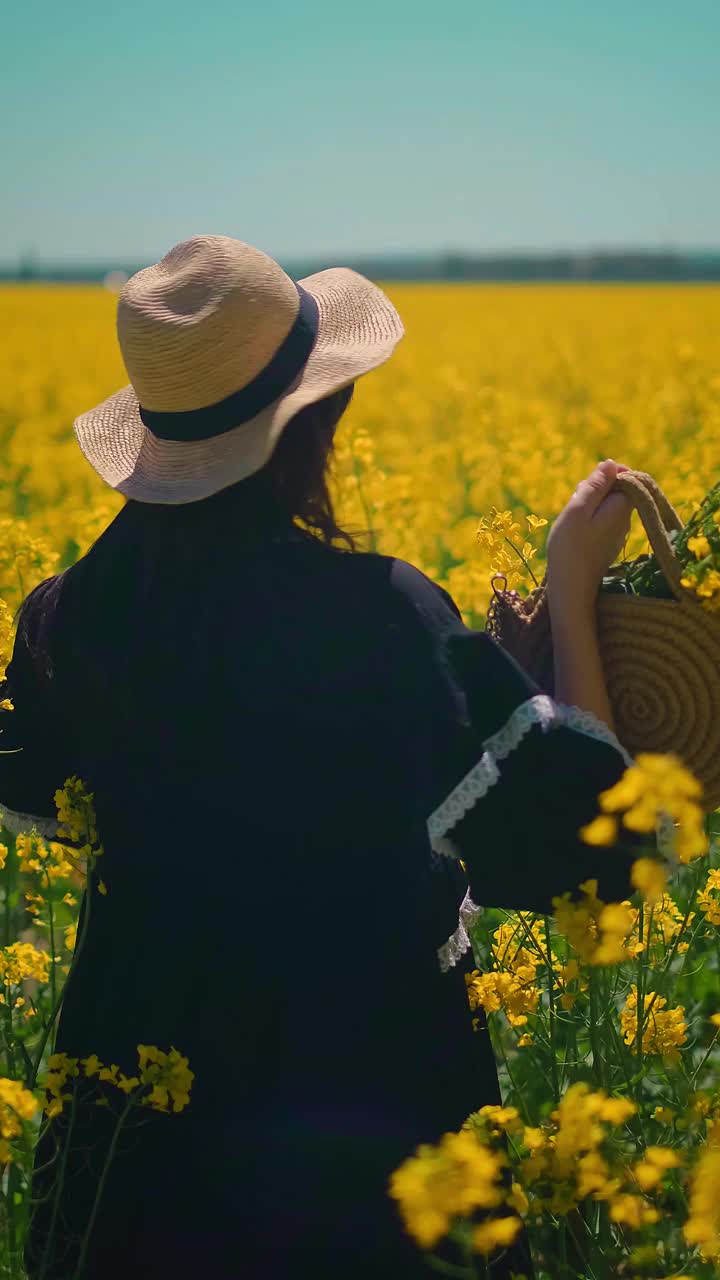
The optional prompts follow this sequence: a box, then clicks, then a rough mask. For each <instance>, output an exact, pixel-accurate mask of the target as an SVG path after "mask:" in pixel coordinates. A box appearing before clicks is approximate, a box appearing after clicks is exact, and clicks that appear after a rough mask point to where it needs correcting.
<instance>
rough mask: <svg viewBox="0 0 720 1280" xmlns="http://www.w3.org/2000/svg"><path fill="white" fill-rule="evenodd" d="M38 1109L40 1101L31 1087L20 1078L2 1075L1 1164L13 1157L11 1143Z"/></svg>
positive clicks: (0, 1098)
mask: <svg viewBox="0 0 720 1280" xmlns="http://www.w3.org/2000/svg"><path fill="white" fill-rule="evenodd" d="M37 1110H38V1101H37V1099H36V1097H35V1095H34V1094H32V1093H31V1092H30V1090H29V1089H26V1088H25V1087H24V1086H23V1085H21V1084H20V1082H19V1081H18V1080H7V1079H5V1078H4V1077H0V1165H6V1164H9V1163H10V1161H11V1160H12V1159H13V1151H12V1147H11V1145H10V1143H11V1141H12V1139H13V1138H18V1137H20V1134H21V1133H22V1126H23V1121H24V1120H32V1119H33V1118H34V1117H35V1114H36V1112H37Z"/></svg>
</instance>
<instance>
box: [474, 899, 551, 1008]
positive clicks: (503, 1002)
mask: <svg viewBox="0 0 720 1280" xmlns="http://www.w3.org/2000/svg"><path fill="white" fill-rule="evenodd" d="M544 939H545V932H544V928H543V925H542V922H541V921H539V920H534V919H532V918H531V917H529V916H528V915H527V913H524V912H518V914H517V915H516V916H515V917H514V921H512V922H511V921H507V922H506V923H504V924H501V925H499V927H498V928H497V929H496V930H495V931H494V933H493V945H492V951H491V963H492V968H491V969H490V970H489V971H488V972H486V973H480V972H479V971H478V970H477V969H474V970H473V971H472V973H469V974H466V975H465V982H466V984H467V989H468V999H469V1001H470V1008H471V1009H477V1008H478V1006H482V1008H483V1009H484V1010H485V1012H486V1013H496V1012H497V1011H498V1010H499V1009H503V1010H504V1011H505V1013H506V1015H507V1018H508V1021H509V1022H510V1024H511V1026H514V1027H520V1026H524V1024H525V1023H526V1022H527V1015H528V1014H529V1013H534V1012H535V1010H536V1009H537V1005H538V1000H539V999H540V991H539V989H538V988H537V987H536V985H535V974H536V971H537V969H538V967H539V965H541V964H543V963H544V961H543V956H542V946H543V944H544ZM527 943H529V944H530V945H529V946H528V945H527Z"/></svg>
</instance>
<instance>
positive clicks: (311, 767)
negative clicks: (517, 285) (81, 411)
mask: <svg viewBox="0 0 720 1280" xmlns="http://www.w3.org/2000/svg"><path fill="white" fill-rule="evenodd" d="M402 333H403V329H402V324H401V322H400V320H399V317H398V316H397V313H396V312H395V310H394V308H393V307H392V305H391V304H390V302H389V301H388V299H387V298H386V297H385V295H384V294H383V293H382V292H381V291H380V290H379V289H377V288H376V287H375V286H374V285H372V284H371V283H370V282H369V281H367V280H365V279H363V278H362V277H361V276H359V275H357V274H356V273H354V272H352V271H349V270H346V269H342V268H339V269H331V270H328V271H323V272H319V273H318V274H316V275H313V276H310V277H309V278H307V279H305V280H303V281H301V282H300V283H299V284H295V283H294V282H293V281H291V280H290V279H289V277H288V276H287V275H286V274H285V273H284V272H283V271H282V270H281V268H280V267H279V266H278V265H277V264H276V263H275V262H273V261H272V260H271V259H270V258H268V257H266V256H265V255H264V254H262V253H260V252H259V251H257V250H255V249H252V248H250V247H249V246H247V245H243V244H241V243H240V242H238V241H235V240H231V239H229V238H226V237H221V236H199V237H195V238H194V239H192V240H189V241H187V242H184V243H182V244H180V245H178V246H176V247H175V248H174V249H173V250H172V251H171V252H170V253H169V254H168V255H167V256H166V257H165V258H164V259H163V260H162V262H160V263H159V264H158V265H156V266H154V267H150V268H148V269H147V270H145V271H141V272H139V273H138V275H136V276H134V277H133V278H132V279H131V280H130V281H129V282H128V283H127V285H126V286H125V289H124V291H123V294H122V295H121V298H120V302H119V308H118V334H119V340H120V344H121V347H122V351H123V355H124V358H125V363H126V366H127V369H128V372H129V375H130V377H131V379H132V386H131V387H128V388H126V389H125V390H124V391H121V392H119V393H118V395H116V396H113V397H111V399H110V400H108V401H106V402H105V403H104V404H103V405H101V406H99V407H98V408H97V409H95V410H93V411H92V412H90V413H88V414H85V415H84V416H83V417H81V418H79V419H78V421H77V422H76V424H75V431H76V435H77V438H78V440H79V443H80V446H81V448H82V450H83V453H84V454H85V456H86V457H87V459H88V461H89V462H90V463H91V464H92V466H93V467H94V468H95V469H96V470H97V471H98V472H99V474H100V475H101V476H102V477H103V478H104V479H105V480H106V481H107V482H108V483H109V484H110V485H112V486H113V487H114V488H116V489H118V490H119V491H120V492H122V493H123V494H125V495H126V497H127V499H128V501H127V503H126V505H125V507H124V508H123V510H122V511H121V512H120V513H119V515H118V516H117V517H116V518H115V519H114V520H113V522H112V523H111V524H110V526H109V528H108V529H107V530H106V531H105V532H104V533H103V534H102V536H101V537H100V538H99V539H98V541H97V542H96V543H95V545H94V546H93V547H92V548H91V549H90V551H89V552H88V553H87V555H85V556H84V557H83V558H82V559H81V560H80V561H78V563H77V564H75V565H73V566H72V567H71V568H70V569H67V570H66V571H65V572H64V573H61V574H59V575H57V576H56V577H54V578H51V579H48V580H47V581H46V582H44V583H43V584H41V585H40V586H39V587H38V588H37V589H36V590H35V591H34V592H33V593H32V594H31V595H30V596H29V597H28V599H27V600H26V602H25V604H24V606H23V609H22V614H21V619H20V625H19V628H18V636H17V641H16V645H15V651H14V655H13V659H12V662H11V664H10V666H9V667H8V672H7V682H6V687H4V688H3V689H2V695H3V696H6V697H11V698H12V701H13V703H14V710H13V711H9V712H5V713H4V716H5V719H4V721H3V726H4V737H3V745H4V746H6V747H7V746H21V747H22V748H23V750H22V751H21V752H18V753H17V754H15V755H7V756H3V757H2V773H0V799H1V800H2V802H3V803H4V805H5V806H8V807H9V808H11V809H12V810H14V811H16V813H20V814H25V815H27V814H33V815H36V817H37V819H38V822H40V823H41V824H43V828H42V829H43V830H46V831H47V832H48V833H52V831H53V830H54V826H53V823H52V818H53V815H54V813H55V807H54V803H53V794H54V791H55V789H56V788H57V787H58V786H60V785H62V783H63V781H64V780H65V778H67V777H68V776H70V775H79V776H80V777H82V778H83V779H85V780H86V782H87V784H88V787H89V789H90V791H92V793H93V794H94V796H95V805H96V812H97V822H98V829H99V833H100V839H101V840H102V842H103V845H104V850H105V851H104V854H103V857H102V859H101V863H102V866H101V869H100V868H98V870H97V871H96V872H94V873H93V875H92V878H91V882H90V885H89V887H88V890H87V893H86V895H85V898H84V899H83V919H84V913H85V911H86V909H87V905H88V894H89V895H92V910H91V912H90V913H89V926H88V933H87V938H86V942H85V945H84V947H83V950H82V952H81V954H80V955H79V956H78V963H77V965H76V967H74V968H73V971H72V972H71V975H70V978H69V980H68V983H67V986H66V991H65V998H64V1004H63V1008H62V1011H61V1017H60V1023H59V1028H58V1036H57V1044H56V1049H57V1050H58V1051H62V1052H66V1053H68V1054H70V1055H72V1056H77V1057H86V1056H89V1055H90V1054H93V1053H94V1054H97V1055H98V1056H99V1057H100V1059H102V1061H104V1062H106V1063H117V1064H118V1065H119V1067H120V1069H121V1070H122V1071H124V1072H126V1073H127V1074H129V1075H131V1074H132V1073H133V1069H134V1068H135V1067H136V1065H137V1052H136V1047H137V1045H138V1044H156V1045H158V1046H159V1047H160V1048H162V1049H165V1050H168V1049H169V1048H170V1046H175V1047H177V1048H178V1049H179V1050H180V1052H181V1053H183V1054H185V1055H187V1057H188V1059H189V1064H190V1068H191V1069H192V1070H193V1072H194V1073H195V1078H194V1082H193V1086H192V1093H191V1099H190V1103H189V1105H188V1106H187V1107H186V1108H185V1109H184V1110H183V1111H182V1112H181V1113H180V1114H177V1115H174V1114H171V1115H163V1114H158V1113H155V1112H151V1111H149V1112H148V1113H147V1115H146V1117H145V1119H146V1124H145V1125H144V1127H142V1128H140V1129H138V1130H137V1131H134V1133H133V1134H132V1141H129V1142H128V1143H127V1144H125V1147H122V1146H121V1148H120V1149H119V1150H118V1151H117V1152H116V1154H115V1158H114V1160H113V1163H112V1165H111V1167H110V1175H109V1178H108V1181H107V1184H106V1187H105V1192H104V1196H103V1199H102V1202H101V1205H100V1210H99V1214H98V1217H97V1220H96V1224H95V1229H94V1231H93V1233H92V1237H91V1239H90V1246H89V1251H88V1254H87V1262H86V1265H85V1267H84V1269H83V1272H82V1274H83V1276H86V1277H91V1278H92V1280H100V1278H102V1280H113V1278H115V1277H121V1276H122V1277H129V1276H142V1277H145V1276H148V1277H150V1276H152V1277H165V1276H168V1277H170V1276H172V1277H173V1278H177V1277H190V1276H192V1277H198V1276H208V1277H213V1278H214V1280H215V1278H218V1280H224V1278H228V1280H229V1278H230V1277H238V1276H243V1277H245V1276H247V1277H255V1276H258V1277H260V1276H262V1277H265V1276H272V1277H281V1276H282V1277H299V1276H305V1275H308V1276H313V1277H315V1278H316V1280H320V1278H323V1277H331V1276H333V1277H335V1276H343V1277H345V1276H350V1275H358V1276H360V1275H367V1274H371V1272H370V1270H369V1268H371V1267H374V1269H375V1272H374V1273H375V1274H376V1275H379V1276H385V1275H388V1276H397V1277H399V1278H400V1277H403V1278H404V1277H412V1276H416V1275H417V1276H419V1275H423V1274H425V1263H424V1260H423V1259H422V1256H421V1255H420V1253H419V1252H418V1250H417V1249H416V1247H415V1246H414V1244H413V1243H412V1241H410V1240H409V1238H408V1237H407V1236H406V1235H405V1234H404V1232H403V1230H402V1227H401V1224H400V1221H399V1218H398V1216H397V1212H396V1209H395V1206H394V1203H393V1202H392V1200H391V1199H390V1198H389V1197H388V1194H387V1187H388V1180H389V1176H390V1174H391V1172H392V1170H393V1169H394V1168H395V1167H396V1166H397V1165H398V1164H399V1163H400V1162H401V1161H402V1160H403V1159H404V1158H405V1156H407V1155H408V1154H409V1153H411V1152H412V1150H413V1149H414V1148H415V1147H416V1146H417V1144H418V1143H420V1142H428V1141H430V1142H431V1141H433V1140H435V1139H437V1138H438V1137H439V1136H440V1135H441V1134H442V1133H443V1132H445V1131H447V1130H452V1129H456V1128H457V1127H458V1126H460V1125H461V1124H462V1122H463V1120H464V1119H465V1117H466V1115H467V1114H468V1113H469V1112H470V1111H471V1110H474V1109H476V1108H477V1107H478V1106H481V1105H483V1104H484V1103H489V1102H493V1101H497V1100H498V1085H497V1079H496V1075H495V1070H494V1063H493V1058H492V1053H491V1049H490V1046H489V1042H488V1037H487V1034H486V1032H484V1031H483V1030H481V1031H480V1032H479V1033H477V1034H476V1033H474V1032H473V1029H472V1023H471V1014H470V1011H469V1008H468V1002H467V996H466V990H465V980H464V973H465V970H466V969H467V967H468V966H469V965H471V958H470V954H469V951H468V949H467V947H468V944H467V934H466V931H465V924H466V923H467V921H468V918H469V916H470V915H471V914H472V912H473V911H474V910H475V908H474V906H473V902H476V903H480V904H487V905H488V906H502V907H507V908H513V907H514V908H523V909H530V910H540V911H544V910H548V909H549V908H550V906H551V899H552V897H553V895H554V894H558V893H562V892H565V891H566V890H573V889H575V888H576V886H577V885H578V883H579V882H581V881H582V880H583V879H585V878H586V877H588V876H590V875H592V876H595V877H597V879H598V880H599V890H600V893H601V895H603V896H605V897H606V898H617V897H622V896H625V894H626V893H627V892H628V869H627V863H626V862H625V861H624V859H623V858H622V856H621V855H619V854H617V853H613V852H611V851H607V852H606V851H598V850H590V849H589V848H587V847H586V846H584V845H583V844H582V843H581V842H580V841H579V839H578V836H577V831H578V828H579V827H580V826H581V825H582V824H583V823H584V822H587V821H588V820H589V819H590V818H592V817H593V815H594V813H595V811H596V797H597V793H598V792H599V791H600V790H602V789H603V788H604V787H607V786H609V785H611V784H612V783H613V782H614V781H616V779H617V778H618V777H619V776H620V774H621V773H622V771H623V768H624V763H625V762H624V759H623V754H622V751H621V749H620V747H619V745H618V744H617V742H616V741H615V740H614V738H613V735H612V733H611V731H610V727H611V714H610V708H609V705H608V700H607V695H606V691H605V687H604V683H603V677H602V669H601V665H600V661H599V657H598V650H597V643H596V637H595V632H594V597H595V593H596V590H597V586H598V582H599V579H600V577H601V575H602V572H603V570H604V569H605V567H606V566H607V565H608V564H609V563H610V562H611V561H612V560H613V559H614V557H615V555H616V553H617V551H618V549H619V547H620V545H621V543H622V541H623V538H624V535H625V531H626V528H627V524H628V520H629V508H628V506H627V504H626V502H625V500H624V499H623V498H621V497H619V496H617V495H614V494H611V492H610V490H611V487H612V483H613V480H614V478H615V475H616V474H617V471H618V470H619V469H620V468H619V467H618V465H617V464H616V463H613V462H610V461H608V462H605V463H603V464H601V465H600V466H599V467H598V468H597V469H596V470H595V471H594V472H593V474H592V475H591V476H590V477H589V479H587V480H586V481H584V482H583V483H582V484H580V485H579V487H578V489H577V490H576V492H575V494H574V495H573V497H572V498H571V499H570V502H569V503H568V506H567V507H566V508H565V510H564V512H563V513H562V515H561V516H560V518H559V520H558V521H557V522H556V525H555V528H554V530H553V532H552V536H551V540H550V548H549V579H548V585H549V596H550V605H551V609H552V623H553V633H554V640H555V652H556V661H557V696H558V704H555V703H552V702H550V700H549V699H544V698H538V697H537V696H536V695H537V694H538V691H537V690H536V689H535V688H534V687H533V685H532V684H531V682H530V681H529V680H528V679H527V678H526V676H525V675H524V673H523V672H522V671H520V669H519V668H518V667H517V666H516V665H515V664H514V663H513V662H512V661H511V660H510V659H509V658H507V657H506V656H505V655H504V654H503V653H502V651H501V650H499V649H498V647H497V646H496V645H495V644H494V643H493V641H491V640H490V639H489V638H488V637H487V636H486V635H484V634H481V633H475V632H472V631H469V630H468V629H467V628H466V627H465V626H464V625H463V623H462V621H461V618H460V615H459V613H458V610H457V608H456V607H455V605H454V603H453V601H452V599H451V598H450V596H449V595H448V594H447V592H445V591H443V590H442V589H440V588H439V587H437V586H435V585H434V584H433V583H431V582H430V581H429V580H428V579H427V578H426V577H425V576H424V575H423V574H422V573H420V572H419V571H418V570H416V569H414V568H413V567H412V566H411V565H409V564H406V563H404V562H402V561H399V560H395V559H393V558H391V557H386V556H381V555H376V554H367V553H358V552H357V551H356V550H355V548H354V544H353V542H352V539H351V538H350V537H349V536H348V535H345V534H344V533H343V532H342V531H341V530H339V529H338V527H337V525H336V523H335V518H334V515H333V510H332V505H331V502H330V499H329V496H328V489H327V485H326V469H327V466H328V460H329V457H330V454H331V447H332V439H333V433H334V431H335V428H336V425H337V423H338V420H339V419H340V417H341V415H342V413H343V412H344V410H345V408H346V407H347V404H348V402H349V400H350V397H351V394H352V387H353V382H354V380H355V379H356V378H357V377H358V376H360V375H362V374H363V373H365V372H368V371H369V370H370V369H372V368H374V367H375V366H377V365H378V364H380V363H382V362H383V361H384V360H385V359H387V358H388V357H389V355H390V354H391V352H392V350H393V348H394V346H395V345H396V343H397V341H398V340H399V338H400V337H401V336H402ZM298 519H302V521H303V524H304V525H305V526H307V527H309V529H311V530H313V531H314V532H312V533H311V532H307V531H306V530H305V529H303V528H301V527H300V525H299V524H298V523H297V521H298ZM559 704H568V706H573V704H574V705H575V709H574V710H573V711H568V710H567V708H565V709H563V707H562V706H560V705H559ZM578 708H581V709H582V712H580V711H578ZM573 726H576V727H573ZM8 820H12V817H11V818H10V819H8ZM460 860H462V863H461V861H460ZM463 864H464V867H465V868H466V869H467V871H466V872H465V871H464V870H463ZM99 875H101V876H102V880H103V882H104V887H105V888H106V893H101V892H99V889H98V878H99ZM66 1120H67V1116H66V1112H64V1113H63V1114H62V1115H61V1116H59V1117H57V1118H56V1120H54V1121H53V1123H52V1126H51V1131H52V1133H53V1135H54V1137H55V1138H57V1139H58V1140H59V1141H60V1142H62V1139H63V1135H64V1133H65V1129H64V1126H65V1124H66ZM108 1133H109V1130H108V1113H107V1111H106V1110H104V1109H103V1108H102V1107H96V1106H93V1105H92V1102H90V1101H89V1102H88V1103H87V1105H85V1106H81V1107H80V1111H79V1115H78V1118H77V1123H76V1126H75V1129H74V1131H73V1141H72V1144H71V1146H70V1149H69V1150H70V1154H69V1158H68V1163H67V1166H66V1169H65V1180H64V1183H63V1187H62V1192H61V1195H60V1201H59V1203H60V1218H59V1220H58V1224H57V1225H58V1228H59V1230H58V1232H57V1233H56V1239H55V1241H54V1243H53V1244H52V1246H50V1245H48V1223H49V1213H50V1210H49V1207H48V1206H49V1203H50V1201H48V1200H47V1199H43V1197H47V1196H48V1194H52V1192H53V1190H54V1189H55V1187H56V1179H57V1178H58V1176H59V1175H58V1172H57V1162H53V1161H52V1160H51V1155H52V1152H53V1150H54V1141H53V1143H51V1142H50V1139H49V1138H46V1139H45V1141H44V1142H43V1143H41V1144H40V1147H39V1149H38V1153H37V1156H36V1172H35V1181H34V1192H35V1195H36V1197H37V1199H38V1201H39V1202H40V1203H39V1205H38V1209H37V1211H36V1213H35V1217H34V1220H33V1226H32V1230H31V1232H30V1235H29V1238H28V1242H27V1247H26V1262H27V1266H28V1271H29V1273H30V1276H31V1277H33V1280H35V1277H39V1276H45V1277H49V1278H51V1280H60V1277H62V1278H63V1280H65V1278H68V1277H70V1276H73V1275H74V1274H75V1268H76V1265H77V1241H78V1238H79V1237H80V1236H81V1235H82V1233H83V1230H84V1227H85V1224H86V1221H87V1216H88V1212H89V1206H90V1204H91V1203H92V1200H93V1198H94V1195H95V1191H96V1187H97V1178H98V1171H99V1168H100V1167H101V1165H102V1161H103V1159H104V1156H105V1154H106V1152H107V1144H108ZM43 1259H44V1263H43ZM511 1267H514V1270H515V1271H516V1272H517V1271H520V1270H525V1271H529V1264H528V1263H527V1262H526V1261H525V1260H524V1252H523V1249H522V1247H521V1246H519V1247H518V1248H517V1249H516V1250H514V1251H513V1252H512V1253H511V1254H507V1255H506V1256H505V1258H504V1259H501V1260H500V1261H499V1263H498V1266H497V1269H496V1270H494V1271H493V1274H498V1275H503V1274H509V1273H510V1268H511Z"/></svg>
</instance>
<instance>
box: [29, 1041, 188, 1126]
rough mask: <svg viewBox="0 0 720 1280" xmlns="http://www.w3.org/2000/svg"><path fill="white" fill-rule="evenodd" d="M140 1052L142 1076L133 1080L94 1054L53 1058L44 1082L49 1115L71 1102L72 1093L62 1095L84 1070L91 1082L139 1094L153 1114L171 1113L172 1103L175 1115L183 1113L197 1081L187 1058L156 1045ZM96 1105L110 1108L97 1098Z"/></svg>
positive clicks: (55, 1114)
mask: <svg viewBox="0 0 720 1280" xmlns="http://www.w3.org/2000/svg"><path fill="white" fill-rule="evenodd" d="M137 1050H138V1073H139V1074H138V1075H134V1076H126V1075H125V1074H124V1073H123V1072H122V1071H121V1070H120V1068H119V1067H118V1065H117V1063H116V1062H113V1063H112V1064H111V1065H110V1066H107V1065H106V1064H105V1063H103V1062H101V1060H100V1059H99V1058H98V1056H97V1054H94V1053H92V1054H90V1056H89V1057H87V1058H73V1057H71V1056H69V1055H68V1054H66V1053H54V1054H51V1056H50V1058H49V1059H48V1066H49V1068H50V1070H49V1071H48V1073H47V1076H46V1079H45V1081H44V1084H45V1089H46V1090H47V1092H48V1093H49V1094H50V1095H51V1098H50V1101H49V1102H47V1104H46V1106H45V1111H46V1114H47V1115H48V1116H49V1117H51V1118H52V1117H53V1116H57V1115H60V1113H61V1112H62V1110H63V1107H64V1104H65V1103H66V1102H69V1101H70V1100H71V1098H72V1094H71V1093H68V1092H63V1090H64V1089H65V1086H66V1084H67V1081H68V1079H74V1078H75V1077H77V1076H79V1075H80V1074H81V1068H82V1072H83V1073H84V1075H85V1077H86V1078H88V1079H90V1078H92V1077H93V1076H97V1078H98V1080H103V1081H107V1083H109V1084H112V1085H115V1087H116V1088H117V1089H119V1090H120V1091H121V1092H122V1093H124V1094H134V1093H135V1092H137V1093H138V1101H139V1103H140V1104H141V1105H143V1106H148V1107H151V1108H152V1110H154V1111H168V1110H169V1109H170V1102H172V1110H173V1111H175V1112H178V1111H182V1110H183V1109H184V1108H185V1107H186V1106H187V1105H188V1103H189V1101H190V1089H191V1087H192V1082H193V1080H194V1079H195V1073H194V1072H193V1071H190V1069H189V1067H188V1060H187V1058H185V1057H183V1056H182V1054H180V1053H179V1052H178V1050H177V1049H175V1048H174V1047H171V1049H170V1052H169V1053H165V1052H164V1051H163V1050H162V1049H158V1047H157V1046H156V1045H147V1044H139V1045H138V1046H137ZM97 1105H98V1106H107V1105H109V1104H108V1099H107V1097H106V1096H105V1095H103V1096H101V1097H100V1098H98V1099H97Z"/></svg>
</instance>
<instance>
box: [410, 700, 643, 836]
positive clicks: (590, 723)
mask: <svg viewBox="0 0 720 1280" xmlns="http://www.w3.org/2000/svg"><path fill="white" fill-rule="evenodd" d="M535 725H539V726H540V728H541V729H542V731H543V733H546V732H547V731H548V729H552V728H559V727H561V726H562V727H565V728H567V729H574V730H575V731H576V732H577V733H582V734H584V735H585V736H586V737H588V738H595V739H596V740H597V741H598V742H605V743H607V745H608V746H610V747H614V748H615V750H616V751H618V752H619V753H620V755H621V756H622V758H623V760H624V761H625V764H626V765H628V766H629V765H631V764H632V763H633V760H632V757H631V756H630V755H629V754H628V752H627V751H626V750H625V748H624V747H623V746H622V744H621V743H620V742H619V741H618V739H617V738H616V736H615V734H614V733H613V732H612V730H611V729H609V728H608V726H607V725H606V724H603V723H602V721H601V720H598V718H597V716H594V715H593V714H592V712H590V711H583V710H582V709H581V708H580V707H570V706H566V705H565V704H564V703H558V702H555V701H553V699H552V698H550V697H548V696H547V695H546V694H537V695H536V696H535V697H534V698H530V699H528V701H527V702H521V703H520V706H519V707H516V708H515V710H514V711H513V713H512V715H511V716H510V717H509V719H508V720H507V721H506V723H505V724H504V725H503V727H502V729H500V730H498V732H497V733H495V734H493V735H492V737H490V738H487V739H486V741H485V744H484V745H485V750H484V751H483V754H482V756H481V757H480V759H479V760H478V762H477V764H476V765H474V766H473V768H472V769H471V770H470V771H469V773H466V775H465V777H464V778H462V779H461V781H460V782H459V783H458V785H457V786H456V787H455V788H454V789H453V790H452V791H451V792H450V795H449V796H448V797H447V798H446V799H445V800H444V801H443V803H442V804H441V805H439V806H438V808H437V809H435V811H434V812H433V813H432V814H431V815H430V817H429V819H428V824H427V826H428V835H429V837H430V843H431V845H432V847H433V849H434V850H435V852H436V853H441V854H444V855H445V856H446V857H449V858H458V857H459V856H460V855H459V853H458V851H457V849H456V847H455V845H454V843H453V841H452V839H450V838H449V837H448V832H449V831H450V830H451V828H452V827H454V826H455V825H456V823H458V822H459V821H460V819H461V818H463V817H464V816H465V814H466V813H468V811H469V810H470V809H472V808H473V806H474V805H476V804H477V802H478V800H482V798H483V796H485V795H487V793H488V791H489V790H490V788H491V787H492V786H494V785H495V783H496V782H498V781H499V779H500V769H499V768H498V764H499V762H500V761H501V760H504V759H505V758H506V756H509V755H510V753H511V752H512V751H515V750H516V748H517V747H519V746H520V743H521V742H522V740H523V738H525V737H526V736H527V734H528V733H529V732H530V730H531V729H532V728H533V727H534V726H535Z"/></svg>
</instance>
